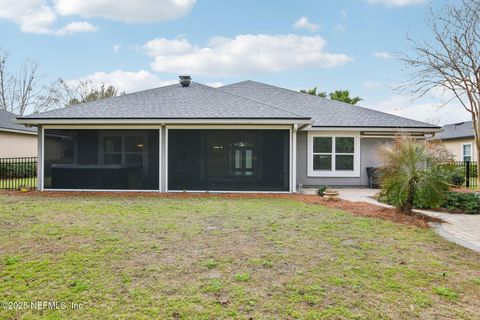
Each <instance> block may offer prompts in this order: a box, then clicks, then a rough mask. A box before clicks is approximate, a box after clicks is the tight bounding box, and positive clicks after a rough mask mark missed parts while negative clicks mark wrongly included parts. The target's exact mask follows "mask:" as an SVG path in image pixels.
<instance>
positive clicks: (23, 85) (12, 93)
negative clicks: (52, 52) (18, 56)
mask: <svg viewBox="0 0 480 320" xmlns="http://www.w3.org/2000/svg"><path fill="white" fill-rule="evenodd" d="M7 64H8V55H7V54H6V53H2V52H0V109H3V110H6V111H10V112H13V113H15V114H18V115H23V114H25V112H41V111H46V110H48V109H50V108H53V107H56V106H58V99H57V98H56V97H55V96H53V95H52V91H51V89H50V87H49V86H46V85H42V84H41V81H40V80H41V76H40V75H39V73H38V63H37V62H35V61H33V60H26V61H25V62H24V63H23V64H22V65H21V67H20V70H19V71H18V72H17V73H16V74H12V73H10V72H9V71H8V69H7Z"/></svg>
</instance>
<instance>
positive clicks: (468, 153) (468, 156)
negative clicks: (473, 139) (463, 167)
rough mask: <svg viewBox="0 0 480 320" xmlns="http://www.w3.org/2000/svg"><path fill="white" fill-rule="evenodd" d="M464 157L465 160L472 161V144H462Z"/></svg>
mask: <svg viewBox="0 0 480 320" xmlns="http://www.w3.org/2000/svg"><path fill="white" fill-rule="evenodd" d="M462 159H463V161H472V144H471V143H464V144H462Z"/></svg>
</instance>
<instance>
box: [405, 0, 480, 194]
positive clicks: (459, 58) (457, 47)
mask: <svg viewBox="0 0 480 320" xmlns="http://www.w3.org/2000/svg"><path fill="white" fill-rule="evenodd" d="M427 23H428V26H429V27H430V29H431V31H432V34H433V37H432V39H428V40H426V39H423V40H416V39H413V38H411V37H408V41H409V43H410V44H411V49H412V53H410V54H409V53H405V54H403V55H402V56H401V58H400V59H401V60H402V61H403V62H404V63H405V64H406V66H407V67H408V69H409V70H410V71H411V79H410V81H409V83H408V85H406V87H404V88H403V89H408V90H409V91H410V92H412V93H413V94H415V95H416V96H418V97H422V96H424V95H426V94H427V93H429V92H431V91H432V90H443V91H444V92H446V93H451V94H452V96H453V98H451V99H450V101H452V100H456V101H458V102H459V103H460V105H461V106H462V107H463V108H464V109H465V110H467V111H468V112H469V113H470V115H471V118H472V122H473V130H474V135H475V145H476V147H477V159H479V160H480V0H462V1H461V2H460V3H459V4H458V5H451V4H449V5H446V6H445V7H443V8H442V9H441V10H439V11H434V10H433V9H431V10H430V17H429V19H428V21H427ZM448 102H449V101H448ZM448 102H447V103H448ZM477 171H478V172H477V173H478V174H477V179H478V181H479V183H478V185H479V186H480V166H477Z"/></svg>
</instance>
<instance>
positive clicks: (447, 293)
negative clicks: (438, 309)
mask: <svg viewBox="0 0 480 320" xmlns="http://www.w3.org/2000/svg"><path fill="white" fill-rule="evenodd" d="M433 291H434V292H435V293H436V294H438V295H439V296H442V297H445V298H447V299H450V300H455V299H457V298H458V293H456V292H455V291H453V290H452V289H448V288H445V287H439V288H433Z"/></svg>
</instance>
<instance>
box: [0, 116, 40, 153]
mask: <svg viewBox="0 0 480 320" xmlns="http://www.w3.org/2000/svg"><path fill="white" fill-rule="evenodd" d="M15 117H16V115H15V114H13V113H11V112H7V111H5V110H0V158H23V157H36V156H37V150H38V146H37V128H27V127H25V126H24V125H20V124H17V123H15V122H14V121H15Z"/></svg>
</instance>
